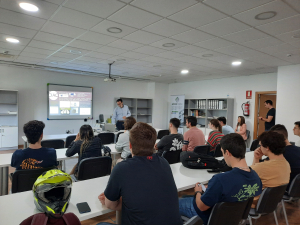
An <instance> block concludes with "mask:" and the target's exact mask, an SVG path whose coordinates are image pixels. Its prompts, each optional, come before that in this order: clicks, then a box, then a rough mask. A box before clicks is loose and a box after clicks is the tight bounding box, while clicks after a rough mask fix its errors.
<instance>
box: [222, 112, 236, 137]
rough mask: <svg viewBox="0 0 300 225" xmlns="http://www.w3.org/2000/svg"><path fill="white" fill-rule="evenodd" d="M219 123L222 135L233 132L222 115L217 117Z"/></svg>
mask: <svg viewBox="0 0 300 225" xmlns="http://www.w3.org/2000/svg"><path fill="white" fill-rule="evenodd" d="M218 120H219V123H220V125H221V126H222V133H223V134H224V135H226V134H231V133H234V130H233V128H232V127H231V126H229V125H227V124H226V118H225V117H224V116H222V117H219V118H218Z"/></svg>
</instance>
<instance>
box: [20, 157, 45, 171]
mask: <svg viewBox="0 0 300 225" xmlns="http://www.w3.org/2000/svg"><path fill="white" fill-rule="evenodd" d="M42 162H43V161H37V160H36V159H31V158H29V159H24V160H23V162H22V164H21V165H20V166H21V167H22V169H23V170H25V169H40V168H43V167H40V166H36V164H38V163H42Z"/></svg>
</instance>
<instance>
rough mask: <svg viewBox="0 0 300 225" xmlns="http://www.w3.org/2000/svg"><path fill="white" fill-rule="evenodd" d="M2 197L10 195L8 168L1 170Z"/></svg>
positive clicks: (0, 189)
mask: <svg viewBox="0 0 300 225" xmlns="http://www.w3.org/2000/svg"><path fill="white" fill-rule="evenodd" d="M0 181H1V184H0V196H1V195H7V194H8V167H1V168H0Z"/></svg>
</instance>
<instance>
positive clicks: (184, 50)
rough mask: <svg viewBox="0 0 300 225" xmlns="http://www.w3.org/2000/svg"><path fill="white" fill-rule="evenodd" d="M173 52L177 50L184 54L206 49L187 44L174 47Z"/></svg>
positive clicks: (192, 53)
mask: <svg viewBox="0 0 300 225" xmlns="http://www.w3.org/2000/svg"><path fill="white" fill-rule="evenodd" d="M173 51H174V52H179V53H183V54H186V55H194V54H197V53H200V52H205V51H207V49H205V48H200V47H197V46H194V45H187V46H183V47H181V48H176V49H174V50H173Z"/></svg>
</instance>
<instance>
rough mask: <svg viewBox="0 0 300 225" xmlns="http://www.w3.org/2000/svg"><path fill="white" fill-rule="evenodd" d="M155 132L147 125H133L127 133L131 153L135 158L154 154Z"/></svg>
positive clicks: (140, 123) (141, 123) (139, 123)
mask: <svg viewBox="0 0 300 225" xmlns="http://www.w3.org/2000/svg"><path fill="white" fill-rule="evenodd" d="M156 137H157V135H156V130H155V129H154V128H153V127H151V126H150V125H148V124H147V123H143V122H138V123H136V124H134V126H133V127H132V128H131V130H130V133H129V141H130V143H131V145H132V153H133V154H134V155H136V156H151V155H152V154H153V153H154V144H155V141H156Z"/></svg>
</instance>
